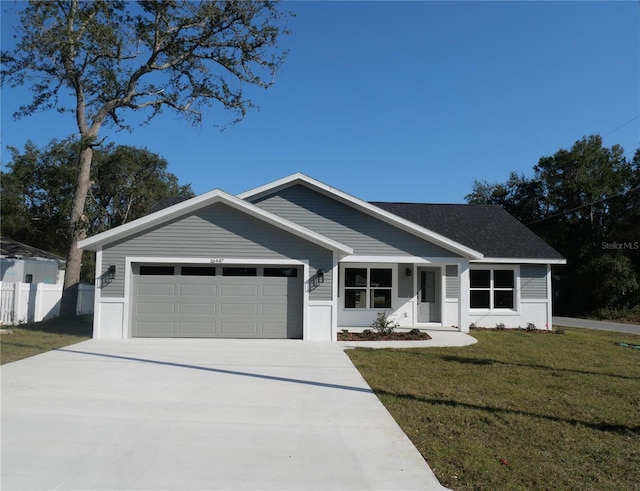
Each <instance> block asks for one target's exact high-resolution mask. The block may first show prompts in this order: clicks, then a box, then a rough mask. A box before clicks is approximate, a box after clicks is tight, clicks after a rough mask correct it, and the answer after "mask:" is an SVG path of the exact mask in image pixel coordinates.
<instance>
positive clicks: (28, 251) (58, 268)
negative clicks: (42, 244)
mask: <svg viewBox="0 0 640 491" xmlns="http://www.w3.org/2000/svg"><path fill="white" fill-rule="evenodd" d="M64 265H65V260H64V258H62V257H60V256H57V255H55V254H51V253H50V252H47V251H43V250H42V249H38V248H37V247H32V246H29V245H26V244H23V243H21V242H17V241H15V240H12V239H9V238H7V237H1V238H0V280H1V281H3V282H5V283H47V284H50V285H54V284H58V283H62V281H63V279H64Z"/></svg>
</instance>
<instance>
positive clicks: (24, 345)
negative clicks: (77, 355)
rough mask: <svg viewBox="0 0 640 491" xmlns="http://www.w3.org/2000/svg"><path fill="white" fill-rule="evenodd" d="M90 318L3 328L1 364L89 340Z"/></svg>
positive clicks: (1, 335) (52, 320)
mask: <svg viewBox="0 0 640 491" xmlns="http://www.w3.org/2000/svg"><path fill="white" fill-rule="evenodd" d="M92 322H93V319H92V316H83V317H78V318H77V319H73V320H61V319H51V320H48V321H43V322H37V323H33V324H23V325H20V326H4V329H8V330H10V331H12V333H3V334H0V364H5V363H11V362H12V361H17V360H22V359H23V358H27V357H29V356H34V355H37V354H40V353H44V352H45V351H51V350H52V349H56V348H62V347H63V346H68V345H70V344H74V343H79V342H80V341H85V340H87V339H90V338H91V332H92Z"/></svg>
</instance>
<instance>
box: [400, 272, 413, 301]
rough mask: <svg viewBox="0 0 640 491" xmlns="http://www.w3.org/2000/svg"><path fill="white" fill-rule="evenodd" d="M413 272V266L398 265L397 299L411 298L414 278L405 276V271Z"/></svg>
mask: <svg viewBox="0 0 640 491" xmlns="http://www.w3.org/2000/svg"><path fill="white" fill-rule="evenodd" d="M407 268H408V269H410V270H413V264H398V298H412V297H413V296H414V293H413V283H414V278H413V275H412V276H407V273H406V270H407Z"/></svg>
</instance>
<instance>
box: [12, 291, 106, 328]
mask: <svg viewBox="0 0 640 491" xmlns="http://www.w3.org/2000/svg"><path fill="white" fill-rule="evenodd" d="M94 290H95V288H94V286H93V285H80V286H79V289H78V303H77V305H76V312H77V314H78V315H83V314H93V298H94V294H95V293H94ZM61 298H62V285H47V284H44V283H5V282H3V283H2V288H1V291H0V321H1V322H2V325H11V326H15V325H18V324H23V323H25V322H40V321H42V320H46V319H51V318H53V317H57V316H58V315H59V314H60V299H61Z"/></svg>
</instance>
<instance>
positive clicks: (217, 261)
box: [210, 257, 224, 264]
mask: <svg viewBox="0 0 640 491" xmlns="http://www.w3.org/2000/svg"><path fill="white" fill-rule="evenodd" d="M210 262H211V264H220V263H223V262H224V259H222V258H221V257H212V258H211V259H210Z"/></svg>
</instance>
